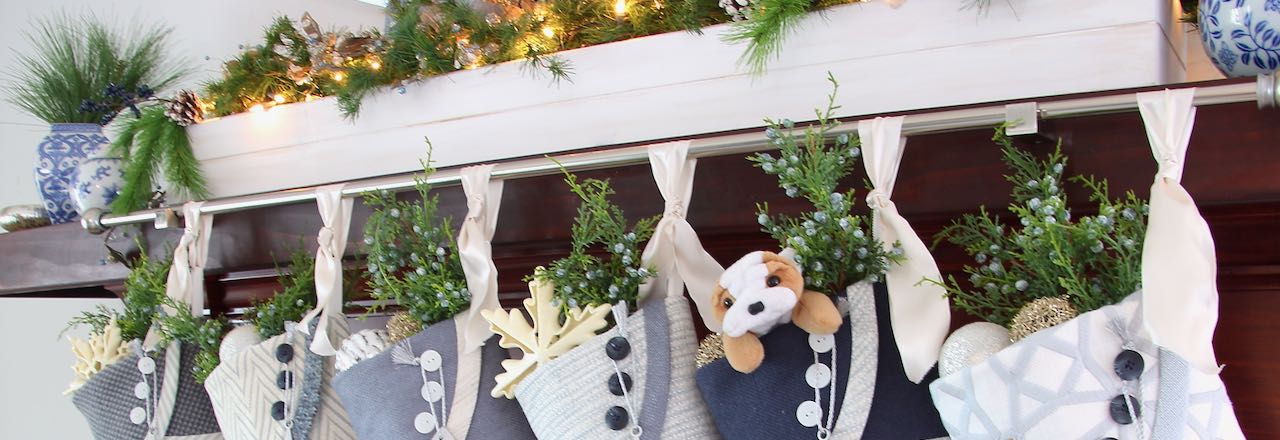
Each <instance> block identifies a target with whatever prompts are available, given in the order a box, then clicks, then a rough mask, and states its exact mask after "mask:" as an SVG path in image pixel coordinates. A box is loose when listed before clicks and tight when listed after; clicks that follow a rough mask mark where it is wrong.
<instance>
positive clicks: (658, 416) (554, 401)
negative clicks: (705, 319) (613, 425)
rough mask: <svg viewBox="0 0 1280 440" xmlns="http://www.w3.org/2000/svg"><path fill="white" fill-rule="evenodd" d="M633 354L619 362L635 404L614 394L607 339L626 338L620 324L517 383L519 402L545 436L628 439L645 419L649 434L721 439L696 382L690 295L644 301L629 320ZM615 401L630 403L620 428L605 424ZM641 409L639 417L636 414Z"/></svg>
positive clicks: (536, 431) (673, 437)
mask: <svg viewBox="0 0 1280 440" xmlns="http://www.w3.org/2000/svg"><path fill="white" fill-rule="evenodd" d="M625 327H626V335H627V340H628V342H629V343H630V345H631V351H630V354H629V355H628V356H627V357H626V358H624V359H622V360H620V361H618V369H619V370H621V371H622V372H624V373H626V374H627V375H629V376H630V377H631V379H632V382H633V386H632V387H631V388H630V390H629V391H628V395H629V397H630V399H631V403H630V407H628V404H627V402H626V399H624V398H623V397H622V396H615V395H613V394H612V393H610V392H609V386H608V384H609V378H610V377H611V376H613V375H615V374H616V373H615V370H614V366H613V362H612V361H611V360H610V359H609V357H608V356H606V354H605V343H607V342H608V341H609V339H611V338H613V337H615V336H619V335H620V334H621V331H620V329H618V328H616V327H615V328H612V329H610V330H609V331H606V332H604V333H602V334H600V335H597V336H596V337H594V338H592V339H591V340H589V341H587V342H586V343H583V344H582V345H580V346H578V347H577V348H574V349H573V350H570V351H569V352H568V353H565V354H564V355H562V356H560V357H558V358H556V359H555V360H553V361H551V362H549V363H546V364H544V365H542V366H540V367H538V368H537V369H536V370H534V371H533V373H530V374H529V376H528V377H526V378H525V379H524V380H523V381H521V382H520V384H519V385H517V386H516V390H515V394H516V400H518V401H519V402H520V407H521V408H523V409H524V414H525V417H526V418H528V420H529V425H530V426H532V427H533V432H534V433H536V434H537V436H538V438H540V439H564V440H572V439H592V440H595V439H624V438H630V429H631V427H632V426H634V424H635V423H637V422H638V423H639V426H641V427H642V428H643V429H644V435H643V438H645V439H650V438H655V439H656V438H661V439H716V438H720V436H719V433H718V432H716V430H715V426H714V425H713V424H712V422H711V419H710V414H709V413H708V412H707V409H706V403H705V402H703V401H702V397H701V395H700V394H699V393H698V391H697V387H696V385H695V383H694V380H693V374H694V353H695V352H696V351H697V345H698V343H697V339H696V337H695V335H694V332H693V316H692V315H691V314H690V312H689V303H688V299H686V298H685V297H684V296H675V295H673V296H669V297H667V298H665V299H664V300H661V301H658V300H654V301H650V302H648V303H647V304H645V305H643V306H641V308H640V310H638V311H636V312H635V313H633V314H632V315H631V316H630V317H628V319H627V320H626V326H625ZM614 406H620V407H623V408H628V409H627V412H628V417H629V420H630V421H629V423H628V425H627V428H625V429H623V430H619V431H615V430H612V429H610V428H609V427H608V426H607V425H606V424H605V413H606V412H607V411H608V410H609V409H610V408H611V407H614ZM635 412H639V414H635Z"/></svg>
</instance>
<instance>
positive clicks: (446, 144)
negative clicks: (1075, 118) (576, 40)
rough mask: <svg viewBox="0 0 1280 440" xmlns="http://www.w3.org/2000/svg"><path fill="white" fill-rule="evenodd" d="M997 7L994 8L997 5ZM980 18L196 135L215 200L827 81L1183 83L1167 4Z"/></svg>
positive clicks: (792, 111) (279, 111)
mask: <svg viewBox="0 0 1280 440" xmlns="http://www.w3.org/2000/svg"><path fill="white" fill-rule="evenodd" d="M998 3H999V2H998ZM1014 4H1015V5H1016V6H1017V8H1018V9H1017V14H1016V17H1015V14H1014V13H1013V11H1012V10H1010V9H1009V8H1008V7H1007V6H1000V5H999V4H997V5H995V6H993V7H992V10H991V13H990V14H989V15H988V16H986V17H978V16H976V15H975V14H973V13H971V12H964V11H957V10H956V4H955V3H953V2H931V1H912V2H907V3H906V4H905V5H904V6H903V7H902V8H900V9H891V8H889V7H888V6H886V5H884V4H883V3H879V2H875V3H868V4H854V5H846V6H841V7H836V8H833V9H831V10H828V11H827V12H826V13H825V14H820V15H819V14H812V15H811V16H810V17H808V18H807V19H806V20H805V21H804V23H803V24H802V27H801V30H800V32H798V33H796V34H795V35H793V36H792V37H791V38H790V39H788V41H787V43H786V45H785V47H784V49H783V53H782V55H781V57H780V58H778V59H777V60H775V61H774V62H772V63H770V65H769V71H768V72H767V73H766V74H764V75H763V76H758V77H753V76H751V75H750V74H748V73H747V72H746V71H745V69H743V68H741V66H739V65H738V63H737V60H738V57H739V56H740V55H741V53H742V47H741V46H732V45H728V44H726V43H724V42H723V41H722V40H721V35H722V34H723V33H724V32H725V31H726V29H727V27H726V25H719V26H714V27H710V28H707V29H705V30H704V33H703V34H702V35H696V34H692V33H686V32H677V33H669V34H662V35H655V36H650V37H644V38H637V39H633V40H627V41H621V42H617V43H611V44H605V45H599V46H593V47H588V48H583V49H577V50H572V51H566V52H562V56H564V57H565V58H567V59H568V60H569V61H570V62H572V63H573V67H574V71H575V73H574V75H573V77H572V82H562V83H561V84H560V85H558V86H556V85H549V81H548V80H547V78H545V77H543V78H540V79H539V78H532V77H530V76H529V75H528V74H527V73H525V72H523V71H522V69H521V67H522V66H521V65H520V63H519V62H512V63H505V64H500V65H495V66H489V67H483V68H480V69H476V70H468V71H460V72H455V73H452V74H449V75H444V76H439V77H433V78H430V79H427V80H425V81H421V82H418V83H413V84H409V85H407V86H406V87H405V89H404V92H403V93H400V92H399V91H397V90H382V91H379V92H377V93H374V94H372V95H371V96H370V97H369V98H367V99H366V100H365V102H364V105H363V110H362V111H361V113H360V115H359V118H358V119H356V120H354V121H348V120H346V119H344V118H343V117H342V115H341V113H340V112H339V111H338V109H337V105H336V104H335V102H334V100H333V99H332V98H326V99H320V100H316V101H312V102H308V103H299V104H290V105H284V106H279V107H276V108H273V109H271V110H269V111H266V112H262V113H245V114H239V115H234V116H229V117H224V118H219V119H216V120H211V121H208V122H205V123H203V124H200V125H198V126H194V127H191V128H189V129H188V134H189V135H190V136H191V141H192V146H193V148H194V149H195V153H196V156H197V158H199V159H200V160H201V163H202V166H203V168H204V171H205V173H206V175H207V177H208V178H209V183H210V190H211V192H212V193H213V195H214V197H217V198H222V197H232V196H239V195H245V194H255V193H262V192H268V191H274V190H279V189H286V188H296V187H303V186H310V185H317V184H323V183H329V182H337V181H347V180H355V179H363V178H369V177H376V176H383V175H390V174H399V173H405V172H412V171H416V170H420V164H419V162H418V159H419V158H421V157H423V156H424V154H425V145H424V143H423V141H422V139H423V137H424V136H426V137H430V138H431V140H432V143H433V144H434V145H435V152H434V156H433V157H434V159H435V160H436V161H437V162H436V166H437V167H450V166H457V165H465V164H472V163H483V162H494V161H500V160H505V159H510V158H518V157H528V156H536V155H541V154H548V153H560V152H567V151H573V150H579V149H584V148H593V147H600V146H607V145H617V144H628V143H643V142H649V141H655V140H661V139H673V138H680V137H686V136H694V135H699V134H704V133H713V132H721V131H727V130H737V129H742V128H749V127H758V126H761V125H762V119H763V118H764V117H766V116H768V117H774V118H791V119H794V120H797V121H804V120H811V119H813V109H814V107H818V106H821V105H823V104H825V97H826V95H827V93H828V92H829V84H828V83H827V82H826V81H825V78H826V76H827V72H831V73H832V74H833V75H834V76H835V77H836V79H837V80H839V81H840V83H841V89H840V95H839V99H838V103H839V104H840V105H842V108H841V109H840V111H839V112H838V113H837V116H841V117H848V116H860V115H873V114H884V113H893V112H902V111H907V110H913V109H922V108H936V107H945V106H953V105H965V104H974V103H983V102H991V101H1002V100H1016V99H1021V98H1026V97H1038V96H1052V95H1061V94H1071V93H1081V92H1090V91H1098V90H1111V89H1121V88H1131V87H1144V86H1153V85H1160V84H1168V83H1172V82H1177V81H1180V80H1182V78H1183V75H1184V72H1185V64H1184V62H1183V59H1184V58H1183V57H1182V54H1183V53H1184V51H1185V50H1184V48H1185V37H1184V36H1183V33H1182V31H1181V25H1179V24H1178V23H1177V22H1176V20H1174V19H1173V16H1174V11H1173V10H1172V8H1170V2H1167V1H1159V0H1129V1H1114V0H1082V1H1075V2H1063V1H1058V0H1023V1H1018V2H1014Z"/></svg>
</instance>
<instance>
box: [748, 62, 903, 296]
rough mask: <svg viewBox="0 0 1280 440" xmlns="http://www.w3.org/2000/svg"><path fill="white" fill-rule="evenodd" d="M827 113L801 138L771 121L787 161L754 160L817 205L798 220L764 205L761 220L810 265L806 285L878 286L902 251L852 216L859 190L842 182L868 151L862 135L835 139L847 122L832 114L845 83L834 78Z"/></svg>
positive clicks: (831, 288)
mask: <svg viewBox="0 0 1280 440" xmlns="http://www.w3.org/2000/svg"><path fill="white" fill-rule="evenodd" d="M827 79H828V81H831V86H832V90H831V95H830V96H829V97H828V101H827V108H826V110H822V109H818V110H815V112H814V113H815V114H816V115H817V118H818V123H817V124H816V125H810V126H807V127H805V128H804V131H803V132H799V133H797V131H796V130H794V129H795V123H794V122H791V121H790V120H785V119H784V120H782V121H774V120H772V119H766V120H765V123H766V124H767V125H768V126H769V127H768V128H767V129H765V136H766V137H768V138H769V140H770V142H771V143H772V144H773V145H775V146H777V147H778V152H779V153H780V155H781V157H778V158H774V157H773V156H772V155H770V154H769V153H758V154H756V155H754V156H752V157H751V158H750V160H751V161H752V162H754V163H755V164H756V166H758V167H760V168H761V169H762V170H764V172H765V173H768V174H770V175H774V176H778V185H779V186H780V187H782V189H783V190H784V191H786V194H787V196H788V197H803V198H804V199H805V200H807V201H808V202H809V203H811V204H812V205H813V207H814V210H813V211H810V212H805V213H802V214H800V215H799V216H796V217H793V216H788V215H776V216H770V215H769V205H768V204H760V205H759V206H758V211H759V216H758V218H757V221H758V222H759V223H760V226H761V227H762V228H763V230H764V232H766V233H768V234H769V235H770V236H772V237H773V238H774V239H775V240H778V243H779V245H780V246H784V247H790V248H791V249H794V250H795V251H796V257H795V260H796V263H797V264H799V265H800V266H801V267H803V268H804V278H805V287H806V288H808V289H812V290H814V291H818V292H825V293H828V294H836V293H838V292H841V291H843V289H844V288H845V287H846V286H848V285H850V284H853V283H856V282H858V281H861V280H864V279H869V280H871V281H876V280H878V279H879V276H880V274H883V273H884V272H885V270H887V269H888V266H889V264H890V263H895V262H898V261H899V260H900V258H901V257H900V255H901V251H900V250H898V249H896V247H895V249H894V251H893V252H886V251H885V250H884V246H883V245H882V244H881V243H880V241H879V240H876V239H875V238H874V237H872V235H871V234H870V233H868V232H867V231H866V230H864V229H863V223H864V221H865V220H864V219H863V218H862V217H859V216H856V215H853V207H854V205H855V204H856V200H857V199H855V198H854V194H855V192H854V190H852V189H850V190H846V191H840V190H839V188H838V187H839V184H840V179H843V178H844V177H845V176H848V175H849V173H850V172H852V171H853V167H854V166H856V165H857V163H858V158H859V157H860V156H861V154H862V150H861V149H859V148H858V146H859V141H858V138H856V137H851V136H849V135H847V134H841V135H839V136H835V138H834V139H832V136H831V135H830V133H831V131H832V130H834V129H835V128H836V127H838V126H839V125H840V121H838V120H836V119H832V117H831V116H832V114H833V113H834V112H835V110H837V109H839V108H840V106H838V105H836V104H835V99H836V93H837V92H838V91H839V88H840V85H839V83H837V82H836V80H835V77H834V76H830V75H828V78H827Z"/></svg>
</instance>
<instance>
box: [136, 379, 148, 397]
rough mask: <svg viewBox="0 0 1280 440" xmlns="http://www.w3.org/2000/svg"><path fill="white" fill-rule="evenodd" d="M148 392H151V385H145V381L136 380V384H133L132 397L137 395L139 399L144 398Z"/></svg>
mask: <svg viewBox="0 0 1280 440" xmlns="http://www.w3.org/2000/svg"><path fill="white" fill-rule="evenodd" d="M150 394H151V387H149V386H147V383H146V382H138V384H137V385H134V386H133V397H137V398H139V399H146V398H147V397H148V395H150Z"/></svg>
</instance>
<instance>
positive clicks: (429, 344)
mask: <svg viewBox="0 0 1280 440" xmlns="http://www.w3.org/2000/svg"><path fill="white" fill-rule="evenodd" d="M406 341H408V344H409V347H410V348H411V349H412V353H413V355H414V357H415V358H417V357H418V356H421V355H422V353H423V352H426V351H427V350H433V351H435V352H437V353H439V354H440V358H441V371H442V372H443V376H444V380H443V381H441V382H443V383H442V385H443V386H444V390H445V392H444V397H443V401H444V402H445V403H446V404H449V403H451V402H452V400H453V398H454V393H457V392H466V393H473V394H475V393H478V396H477V401H476V406H475V410H474V412H473V413H472V414H459V413H457V412H455V411H454V409H453V408H452V407H448V408H446V411H445V413H446V414H447V415H448V418H449V420H450V421H453V420H454V419H456V418H460V417H461V418H466V419H467V420H470V424H469V425H470V428H469V431H468V432H467V438H473V439H495V440H496V439H504V440H506V439H510V440H532V439H534V436H533V432H532V431H530V430H529V424H528V422H526V421H525V419H524V414H523V413H521V412H520V407H519V405H517V404H516V403H515V402H514V401H511V400H509V399H506V398H501V397H499V398H496V399H495V398H492V397H490V396H489V390H492V389H493V387H494V386H495V385H496V382H495V381H494V376H497V375H498V373H500V372H502V361H503V360H505V359H506V358H507V352H506V350H504V349H503V348H502V347H499V346H498V338H497V336H494V337H492V338H490V339H489V341H487V342H486V343H485V345H484V347H482V348H481V349H480V350H481V355H480V356H481V360H480V386H479V387H478V389H472V390H458V389H457V388H456V386H457V381H456V380H455V378H456V377H457V375H458V367H457V365H458V347H457V327H456V326H455V324H454V320H452V319H449V320H445V321H441V322H438V323H435V324H432V325H430V326H428V327H427V328H426V329H424V330H422V331H421V332H418V333H417V334H415V335H413V336H410V337H409V338H407V339H406ZM402 343H403V342H402ZM426 376H427V380H428V381H440V380H439V379H440V377H441V375H440V373H438V372H430V373H427V375H426ZM423 386H424V385H423V381H422V371H421V367H419V366H418V365H405V364H397V363H395V362H393V360H392V349H391V348H389V349H387V350H385V351H383V352H382V353H381V354H378V355H377V356H374V357H372V358H369V359H366V360H363V361H360V362H359V363H356V364H355V365H353V366H352V367H351V368H349V369H347V371H344V372H342V373H339V374H338V375H337V376H335V377H334V378H333V387H334V389H335V390H337V392H338V395H340V396H342V401H343V403H344V404H345V405H346V408H347V413H348V414H350V416H351V424H352V426H353V427H354V428H355V430H356V433H357V434H359V437H360V438H361V439H362V440H398V439H408V438H422V437H423V436H424V435H423V434H422V433H419V432H418V431H417V429H416V427H415V426H414V419H415V418H416V417H417V416H418V414H420V413H423V412H428V411H429V409H428V407H427V402H426V401H425V400H424V399H423V397H422V387H423ZM440 410H441V408H440V405H439V403H436V411H440ZM441 425H444V423H443V421H441ZM458 440H462V439H461V438H459V439H458Z"/></svg>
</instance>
